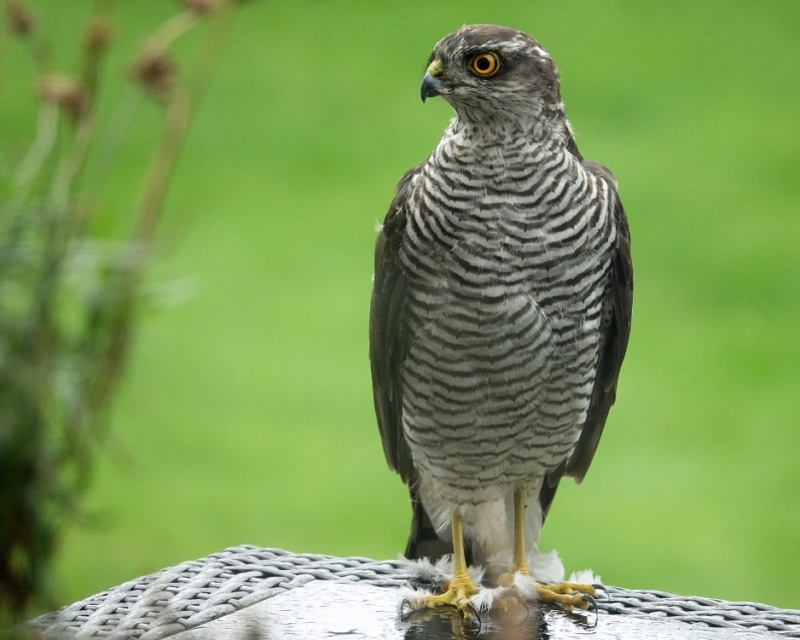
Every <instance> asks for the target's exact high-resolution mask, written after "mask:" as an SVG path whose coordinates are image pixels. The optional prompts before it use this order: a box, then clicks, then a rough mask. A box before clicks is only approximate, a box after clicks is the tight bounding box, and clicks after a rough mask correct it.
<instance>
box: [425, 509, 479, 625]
mask: <svg viewBox="0 0 800 640" xmlns="http://www.w3.org/2000/svg"><path fill="white" fill-rule="evenodd" d="M451 522H452V529H453V577H452V578H451V579H450V580H449V581H448V582H447V583H445V584H446V591H445V592H444V593H442V594H440V595H436V596H425V597H424V598H420V599H419V600H416V601H414V602H412V603H410V608H411V610H412V611H413V610H417V609H425V608H427V609H431V608H435V607H455V608H456V609H458V610H459V611H460V612H461V615H462V616H463V617H464V618H466V619H469V618H474V617H475V609H474V606H473V605H472V603H471V602H470V598H471V597H472V596H474V595H475V594H476V593H478V587H476V586H475V583H474V582H472V578H471V577H470V575H469V572H468V571H467V561H466V558H465V556H464V532H463V530H462V528H461V513H460V512H459V510H458V507H456V506H453V509H452V512H451Z"/></svg>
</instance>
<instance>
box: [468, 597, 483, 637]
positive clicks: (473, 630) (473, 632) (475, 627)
mask: <svg viewBox="0 0 800 640" xmlns="http://www.w3.org/2000/svg"><path fill="white" fill-rule="evenodd" d="M467 606H468V607H469V610H470V611H472V615H473V616H474V617H475V619H474V620H472V619H470V618H466V617H465V618H464V622H465V623H467V624H465V625H464V627H465V628H464V635H465V636H468V637H470V638H472V637H475V636H477V635H478V634H479V633H480V632H481V626H482V623H481V615H480V614H479V613H478V609H477V608H476V607H475V605H474V604H472V602H468V603H467ZM467 625H469V626H468V627H467Z"/></svg>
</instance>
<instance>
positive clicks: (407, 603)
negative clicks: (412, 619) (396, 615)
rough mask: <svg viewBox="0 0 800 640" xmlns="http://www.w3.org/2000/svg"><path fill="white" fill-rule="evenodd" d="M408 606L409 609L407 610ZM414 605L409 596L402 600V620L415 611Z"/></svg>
mask: <svg viewBox="0 0 800 640" xmlns="http://www.w3.org/2000/svg"><path fill="white" fill-rule="evenodd" d="M406 607H408V610H406ZM413 611H414V607H413V606H412V605H411V600H409V599H408V598H403V599H402V600H401V602H400V620H402V621H404V622H405V621H406V620H408V617H409V616H410V615H411V614H412V613H413Z"/></svg>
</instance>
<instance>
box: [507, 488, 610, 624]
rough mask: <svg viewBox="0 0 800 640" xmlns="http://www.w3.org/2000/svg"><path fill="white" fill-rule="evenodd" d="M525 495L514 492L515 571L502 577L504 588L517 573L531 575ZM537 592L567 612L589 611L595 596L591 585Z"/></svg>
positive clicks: (546, 588)
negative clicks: (526, 545) (526, 543)
mask: <svg viewBox="0 0 800 640" xmlns="http://www.w3.org/2000/svg"><path fill="white" fill-rule="evenodd" d="M525 495H526V492H525V490H524V489H516V490H515V491H514V570H513V571H511V572H509V573H505V574H503V575H502V576H500V578H499V579H498V583H499V584H501V585H503V586H511V585H512V584H513V582H514V574H515V572H519V573H521V574H522V575H526V576H527V575H530V573H529V571H528V561H527V558H526V555H525ZM536 590H537V592H538V594H539V601H540V602H546V603H548V604H560V605H561V606H562V607H563V608H564V610H565V611H572V610H573V609H574V608H575V607H577V608H579V609H588V608H589V605H590V603H591V602H592V600H593V598H594V595H595V590H594V587H592V586H591V585H588V584H575V583H571V582H563V583H561V584H537V585H536Z"/></svg>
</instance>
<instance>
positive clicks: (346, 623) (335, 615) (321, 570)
mask: <svg viewBox="0 0 800 640" xmlns="http://www.w3.org/2000/svg"><path fill="white" fill-rule="evenodd" d="M412 581H413V582H416V581H417V579H416V578H415V577H414V576H412V575H411V573H410V572H409V565H408V563H405V562H403V561H401V560H388V561H380V562H379V561H375V560H370V559H367V558H338V557H334V556H325V555H311V554H293V553H290V552H288V551H283V550H280V549H264V548H260V547H254V546H249V545H242V546H239V547H232V548H230V549H226V550H224V551H221V552H219V553H215V554H212V555H210V556H207V557H205V558H201V559H199V560H193V561H190V562H184V563H181V564H179V565H177V566H175V567H170V568H168V569H163V570H162V571H159V572H157V573H153V574H151V575H148V576H144V577H142V578H138V579H136V580H131V581H129V582H125V583H123V584H121V585H119V586H117V587H114V588H112V589H109V590H108V591H104V592H103V593H99V594H97V595H95V596H92V597H90V598H87V599H86V600H82V601H80V602H76V603H74V604H72V605H69V606H66V607H63V608H62V609H59V610H58V611H54V612H52V613H49V614H46V615H43V616H41V617H39V618H36V619H35V620H33V621H31V622H30V623H29V624H30V625H31V626H32V627H34V628H35V629H36V630H37V631H38V632H39V633H40V634H41V636H43V637H45V638H56V637H57V638H65V637H77V638H87V637H112V638H142V639H147V640H151V639H156V638H167V637H170V636H177V637H176V640H210V639H211V638H215V639H216V638H265V639H266V638H269V639H271V640H281V639H283V638H294V637H297V638H300V637H302V638H306V639H308V640H313V639H314V638H331V637H342V638H359V639H362V638H376V639H377V638H380V639H395V638H397V639H400V638H415V639H420V640H421V639H422V638H430V639H434V638H440V639H443V640H444V639H450V638H453V637H459V636H458V635H457V634H456V635H454V626H453V621H452V620H450V619H449V618H448V616H447V615H446V614H445V613H438V614H435V615H430V616H424V617H417V616H415V617H414V619H412V620H402V619H401V616H400V613H399V612H400V601H401V598H400V595H399V592H398V590H399V588H400V587H402V586H404V585H406V584H408V583H409V582H412ZM607 590H608V596H609V597H608V598H600V599H598V603H597V604H598V611H597V613H596V615H595V614H594V613H592V614H589V615H588V616H568V615H567V614H564V613H563V612H561V611H559V610H556V609H552V608H546V607H542V608H539V607H537V606H535V605H534V606H531V607H530V609H529V612H528V614H527V615H526V616H525V618H524V619H522V620H517V621H516V622H515V623H514V625H513V629H508V628H504V627H503V625H502V623H501V622H498V621H496V620H492V618H491V617H490V616H489V614H485V615H483V616H482V618H483V620H482V622H483V624H482V626H481V631H480V633H479V635H478V636H476V637H479V638H494V639H497V640H499V639H500V638H520V639H526V638H551V639H552V640H555V639H557V638H573V637H578V636H584V635H590V636H594V637H595V638H597V640H605V639H610V638H619V639H621V638H647V637H651V638H688V639H692V640H724V639H728V638H731V639H733V638H736V639H737V640H754V639H756V638H761V639H762V640H764V639H768V638H779V637H784V638H800V611H794V610H787V609H777V608H774V607H770V606H767V605H763V604H755V603H744V602H726V601H723V600H716V599H711V598H697V597H683V596H676V595H672V594H669V593H663V592H659V591H634V590H630V589H622V588H619V587H607Z"/></svg>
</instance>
